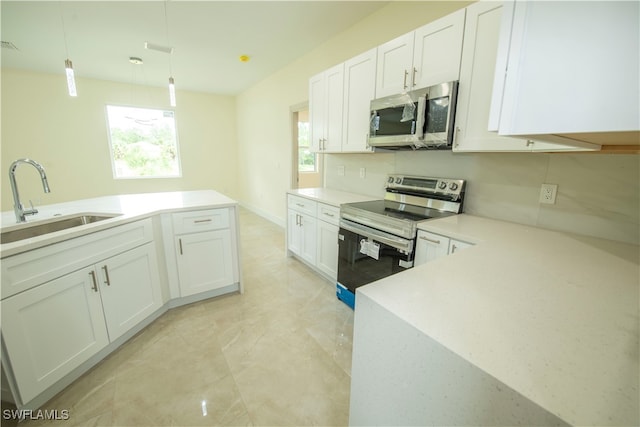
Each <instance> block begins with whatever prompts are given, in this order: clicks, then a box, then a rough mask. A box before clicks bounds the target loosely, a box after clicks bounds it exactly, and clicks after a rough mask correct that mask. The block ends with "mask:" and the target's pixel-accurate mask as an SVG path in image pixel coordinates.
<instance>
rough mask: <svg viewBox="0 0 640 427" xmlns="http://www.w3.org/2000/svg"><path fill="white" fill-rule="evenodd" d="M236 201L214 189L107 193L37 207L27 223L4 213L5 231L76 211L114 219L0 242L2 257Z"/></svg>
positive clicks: (57, 217) (9, 212)
mask: <svg viewBox="0 0 640 427" xmlns="http://www.w3.org/2000/svg"><path fill="white" fill-rule="evenodd" d="M235 205H237V202H236V201H235V200H233V199H230V198H229V197H227V196H225V195H223V194H220V193H218V192H215V191H213V190H199V191H176V192H166V193H145V194H126V195H119V196H104V197H96V198H93V199H84V200H75V201H73V202H66V203H57V204H52V205H44V206H36V209H38V214H36V215H33V216H28V217H27V223H23V224H16V218H15V214H14V212H13V211H7V212H2V216H1V220H2V231H7V230H12V229H15V228H22V227H28V226H29V225H34V224H37V223H43V222H48V221H52V220H56V219H60V218H63V217H67V216H73V215H77V214H114V215H118V216H116V217H114V218H111V219H107V220H103V221H99V222H96V223H92V224H87V225H83V226H80V227H74V228H70V229H67V230H62V231H58V232H54V233H49V234H46V235H43V236H38V237H33V238H30V239H24V240H20V241H17V242H13V243H7V244H2V245H0V258H4V257H7V256H11V255H15V254H18V253H20V252H24V251H28V250H32V249H36V248H39V247H42V246H46V245H50V244H53V243H57V242H60V241H63V240H67V239H70V238H74V237H79V236H82V235H85V234H89V233H93V232H96V231H99V230H104V229H107V228H110V227H113V226H115V225H120V224H124V223H127V222H131V221H136V220H138V219H142V218H145V217H149V216H152V215H156V214H159V213H163V212H175V211H182V210H191V209H208V208H219V207H226V206H235Z"/></svg>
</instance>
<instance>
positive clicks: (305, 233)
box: [299, 214, 316, 265]
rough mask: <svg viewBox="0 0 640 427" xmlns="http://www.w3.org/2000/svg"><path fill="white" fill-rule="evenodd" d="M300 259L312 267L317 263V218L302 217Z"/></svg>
mask: <svg viewBox="0 0 640 427" xmlns="http://www.w3.org/2000/svg"><path fill="white" fill-rule="evenodd" d="M299 227H300V253H299V255H300V258H302V259H303V260H305V261H307V262H308V263H309V264H311V265H315V263H316V218H315V217H313V216H310V215H302V214H301V215H300V226H299Z"/></svg>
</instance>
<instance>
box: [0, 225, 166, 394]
mask: <svg viewBox="0 0 640 427" xmlns="http://www.w3.org/2000/svg"><path fill="white" fill-rule="evenodd" d="M151 229H152V227H151V220H150V219H148V220H143V221H139V222H136V223H131V224H127V225H124V226H120V227H115V228H113V229H111V230H105V231H101V232H98V233H95V234H93V235H88V236H83V237H80V238H77V239H71V240H68V241H65V242H62V243H58V244H55V245H51V246H45V247H43V248H40V249H35V250H33V251H29V252H25V253H22V254H19V255H15V256H13V257H8V258H4V259H3V260H2V263H3V281H4V280H5V277H4V273H6V279H7V281H8V282H10V283H8V286H11V285H14V286H15V288H16V289H18V288H19V287H22V286H25V287H26V286H27V285H28V287H27V288H26V289H24V290H23V291H21V292H17V293H15V294H10V293H8V294H9V295H10V296H8V297H5V298H4V299H3V300H2V340H3V346H4V348H3V350H4V352H3V355H2V359H3V364H4V363H6V365H4V366H5V368H6V367H7V366H9V367H10V372H11V375H10V376H11V378H12V379H13V383H14V384H15V386H16V388H17V390H16V391H17V392H18V394H19V400H20V401H21V403H22V404H26V403H28V402H30V401H31V400H32V399H34V398H35V397H37V396H38V395H40V394H41V393H43V392H44V391H46V390H47V388H49V387H51V386H52V385H54V384H55V383H56V382H57V381H59V380H61V379H62V378H64V377H65V376H66V375H68V374H70V373H71V372H72V371H73V370H74V369H76V368H78V367H80V366H81V365H82V364H83V363H84V362H86V361H88V360H89V359H90V358H91V357H92V356H94V355H96V354H97V353H98V352H100V350H102V349H104V348H105V347H106V346H107V345H109V343H111V342H114V341H115V340H116V339H117V338H118V337H120V336H122V335H123V334H124V333H126V332H127V331H129V330H131V329H132V328H133V327H135V326H136V325H138V324H139V323H140V322H141V321H143V320H144V319H146V318H147V317H149V316H150V315H151V314H153V313H154V312H155V311H156V310H158V309H159V308H160V307H161V306H162V295H161V289H160V278H159V272H158V265H157V258H156V256H157V254H156V248H155V244H154V243H153V241H152V233H151ZM141 242H143V244H140V243H141ZM144 242H146V243H144ZM94 248H99V249H98V250H97V251H96V252H94V251H93V249H94ZM110 248H118V250H123V251H122V252H120V253H116V254H115V255H112V256H109V257H108V258H102V256H104V255H105V254H107V253H109V251H110ZM125 249H128V250H125ZM65 254H66V255H65ZM92 254H93V256H92ZM56 257H58V258H56ZM51 258H54V259H56V260H57V262H55V263H52V262H50V261H49V260H50V259H51ZM78 259H82V260H85V261H86V262H89V261H90V262H91V263H90V264H84V265H81V266H80V267H79V268H78V266H77V264H76V262H77V260H78ZM45 277H46V278H47V279H45V280H43V281H42V282H34V280H36V279H37V278H45ZM51 277H54V278H51ZM49 278H51V279H50V280H48V279H49ZM4 285H5V284H4V283H3V286H4Z"/></svg>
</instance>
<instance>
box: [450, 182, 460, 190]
mask: <svg viewBox="0 0 640 427" xmlns="http://www.w3.org/2000/svg"><path fill="white" fill-rule="evenodd" d="M457 189H458V184H456V183H455V182H452V183H451V184H449V190H451V191H456V190H457Z"/></svg>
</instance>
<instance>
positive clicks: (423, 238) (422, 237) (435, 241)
mask: <svg viewBox="0 0 640 427" xmlns="http://www.w3.org/2000/svg"><path fill="white" fill-rule="evenodd" d="M420 238H421V239H422V240H426V241H427V242H431V243H435V244H436V245H439V244H440V240H433V239H429V238H428V237H424V236H420Z"/></svg>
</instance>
